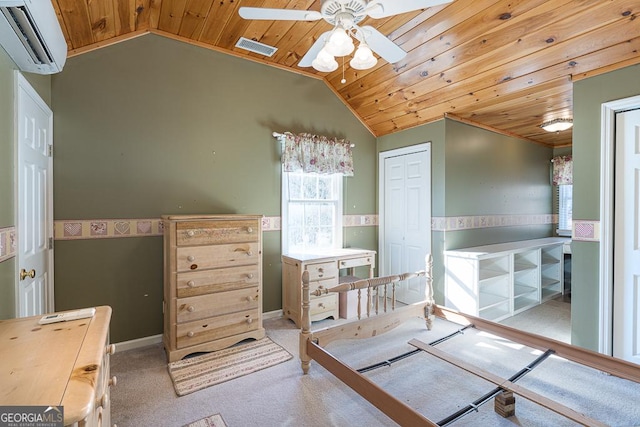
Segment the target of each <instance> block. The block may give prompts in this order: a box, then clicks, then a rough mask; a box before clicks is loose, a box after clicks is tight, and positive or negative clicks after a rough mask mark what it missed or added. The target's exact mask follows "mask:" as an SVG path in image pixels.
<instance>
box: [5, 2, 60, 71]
mask: <svg viewBox="0 0 640 427" xmlns="http://www.w3.org/2000/svg"><path fill="white" fill-rule="evenodd" d="M0 45H2V47H3V48H4V50H5V51H6V52H7V54H8V55H9V56H10V57H11V59H13V62H15V63H16V65H17V66H18V68H20V70H23V71H28V72H31V73H38V74H52V73H58V72H60V71H62V67H63V66H64V63H65V61H66V59H67V43H66V41H65V39H64V35H63V34H62V30H61V29H60V24H59V23H58V18H57V16H56V13H55V11H54V10H53V5H52V4H51V2H50V1H49V0H46V1H45V0H0Z"/></svg>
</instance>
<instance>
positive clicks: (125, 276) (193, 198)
mask: <svg viewBox="0 0 640 427" xmlns="http://www.w3.org/2000/svg"><path fill="white" fill-rule="evenodd" d="M51 88H52V99H53V110H54V138H55V146H56V148H55V156H54V194H55V197H54V215H55V218H56V219H85V220H86V219H99V218H107V219H108V218H158V217H160V216H161V215H163V214H181V213H182V214H194V213H195V214H197V213H243V214H264V215H266V216H280V204H281V200H280V192H281V189H280V182H281V180H280V178H281V177H280V163H279V159H280V145H279V143H278V141H277V140H276V139H275V138H273V136H272V132H273V131H277V132H284V131H292V132H310V133H316V134H321V135H327V136H336V137H341V138H346V139H348V140H350V141H352V142H353V143H354V144H356V147H355V149H354V163H355V165H354V166H355V176H354V177H350V178H345V181H344V183H345V185H344V192H345V204H344V206H345V212H344V213H345V214H348V215H350V214H374V213H375V212H376V205H375V179H376V167H375V158H376V157H375V156H376V145H375V142H376V141H375V138H374V137H373V136H372V135H371V134H370V133H369V132H368V130H367V129H366V128H365V127H364V126H363V125H362V124H361V123H360V122H359V121H358V120H357V119H356V118H355V117H354V115H353V114H352V113H351V112H350V111H349V109H348V108H346V107H345V106H344V104H342V103H341V101H340V100H339V99H337V98H336V96H335V95H334V94H333V92H332V91H331V90H330V89H329V88H328V87H327V86H326V84H325V83H324V82H322V81H320V80H316V79H311V78H309V77H304V76H300V75H297V74H294V73H290V72H286V71H282V70H278V69H275V68H272V67H268V66H265V65H262V64H259V63H255V62H250V61H246V60H243V59H239V58H236V57H233V56H229V55H224V54H221V53H218V52H214V51H210V50H206V49H203V48H199V47H196V46H191V45H188V44H184V43H181V42H178V41H175V40H171V39H167V38H163V37H161V36H155V35H147V36H143V37H139V38H136V39H133V40H130V41H127V42H126V43H120V44H117V45H113V46H110V47H107V48H104V49H100V50H96V51H93V52H90V53H87V54H84V55H81V56H77V57H73V58H70V59H69V60H68V61H67V64H66V66H65V69H64V71H63V72H62V73H60V74H57V75H55V76H54V77H53V78H52V85H51ZM161 242H162V238H161V237H136V238H120V239H101V240H74V241H57V242H56V249H55V250H56V252H55V288H56V298H55V299H56V309H59V310H62V309H70V308H76V307H81V306H87V305H99V304H108V305H111V306H112V307H113V310H114V315H113V321H112V339H113V340H114V341H115V342H118V341H125V340H130V339H135V338H140V337H144V336H150V335H155V334H160V333H161V332H162V311H161V308H162V304H161V303H162V246H161ZM344 244H345V245H346V246H352V247H364V248H367V249H377V235H376V228H375V227H350V228H345V231H344ZM263 262H264V305H263V308H264V311H266V312H268V311H273V310H278V309H280V308H281V261H280V232H275V231H269V232H265V233H264V257H263Z"/></svg>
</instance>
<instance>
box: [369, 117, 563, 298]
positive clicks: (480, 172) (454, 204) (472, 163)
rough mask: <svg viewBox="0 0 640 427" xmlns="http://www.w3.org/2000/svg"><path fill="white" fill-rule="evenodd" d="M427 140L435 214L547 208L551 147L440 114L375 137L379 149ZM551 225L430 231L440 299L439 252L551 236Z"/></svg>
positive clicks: (441, 261) (516, 212)
mask: <svg viewBox="0 0 640 427" xmlns="http://www.w3.org/2000/svg"><path fill="white" fill-rule="evenodd" d="M427 141H430V142H431V149H432V151H431V167H432V169H431V186H432V188H431V192H432V204H431V206H432V212H431V215H432V216H433V217H455V216H471V215H524V214H550V213H551V209H552V207H551V183H550V180H549V164H550V163H549V162H550V160H551V157H552V155H553V151H552V150H551V149H550V148H547V147H543V146H541V145H537V144H533V143H531V142H528V141H524V140H521V139H516V138H512V137H508V136H504V135H501V134H497V133H495V132H490V131H487V130H484V129H480V128H477V127H474V126H469V125H466V124H463V123H460V122H457V121H454V120H449V119H444V120H439V121H437V122H434V123H429V124H426V125H424V126H419V127H417V128H413V129H409V130H407V131H402V132H398V133H394V134H391V135H387V136H384V137H381V138H378V151H379V152H383V151H388V150H392V149H396V148H401V147H406V146H410V145H415V144H419V143H422V142H427ZM552 229H553V227H552V225H523V226H513V227H494V228H479V229H470V230H460V231H451V230H449V231H432V235H431V239H432V252H433V257H434V260H433V262H434V264H433V269H434V292H435V298H436V301H437V302H439V303H441V304H442V303H443V302H444V259H443V251H445V250H447V249H457V248H462V247H469V246H476V245H484V244H492V243H500V242H507V241H515V240H524V239H535V238H540V237H547V236H550V235H551V233H552Z"/></svg>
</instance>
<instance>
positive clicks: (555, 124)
mask: <svg viewBox="0 0 640 427" xmlns="http://www.w3.org/2000/svg"><path fill="white" fill-rule="evenodd" d="M572 126H573V119H554V120H550V121H548V122H544V123H543V124H541V125H540V127H541V128H542V129H544V130H546V131H547V132H560V131H563V130H567V129H571V127H572Z"/></svg>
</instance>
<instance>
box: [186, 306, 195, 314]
mask: <svg viewBox="0 0 640 427" xmlns="http://www.w3.org/2000/svg"><path fill="white" fill-rule="evenodd" d="M194 310H195V308H194V307H193V306H192V305H190V306H189V307H187V311H188V312H189V313H193V311H194Z"/></svg>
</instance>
